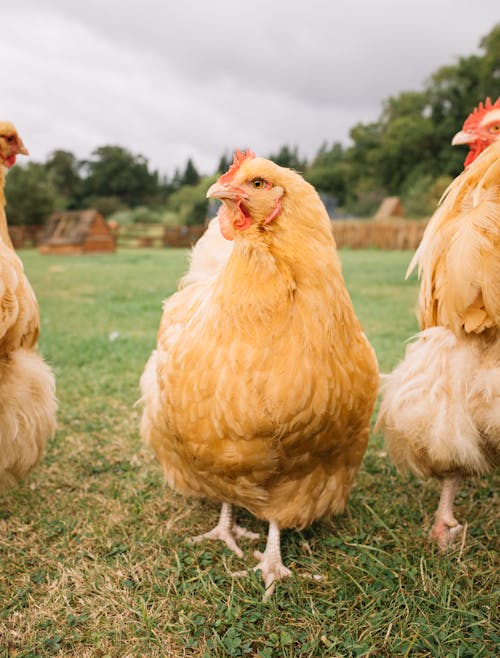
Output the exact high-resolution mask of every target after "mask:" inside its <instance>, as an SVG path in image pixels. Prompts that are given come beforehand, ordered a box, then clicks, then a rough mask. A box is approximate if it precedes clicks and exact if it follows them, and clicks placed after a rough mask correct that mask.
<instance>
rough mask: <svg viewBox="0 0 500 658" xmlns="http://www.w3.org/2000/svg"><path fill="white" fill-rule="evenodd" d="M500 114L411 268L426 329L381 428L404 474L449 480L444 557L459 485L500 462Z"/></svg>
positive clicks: (387, 384)
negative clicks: (416, 277) (415, 275)
mask: <svg viewBox="0 0 500 658" xmlns="http://www.w3.org/2000/svg"><path fill="white" fill-rule="evenodd" d="M499 109H500V99H499V100H498V101H497V102H496V103H495V105H494V106H493V105H492V104H491V102H490V101H489V100H488V101H487V103H486V104H485V106H483V105H481V106H480V107H479V108H478V109H477V110H475V112H474V113H473V114H472V115H471V117H472V119H473V121H472V120H471V117H469V119H468V120H467V121H466V123H465V124H464V130H463V131H461V132H460V133H458V134H457V135H456V136H455V138H454V140H453V143H454V144H461V143H468V144H469V143H470V144H471V152H470V153H469V155H468V156H467V159H466V169H465V170H464V171H463V172H462V173H461V174H460V175H459V176H458V177H457V178H456V179H455V180H454V181H453V182H452V183H451V185H450V186H449V187H448V189H447V190H446V192H445V194H444V195H443V198H442V200H441V202H440V205H439V207H438V209H437V210H436V212H435V213H434V215H433V216H432V218H431V219H430V221H429V224H428V226H427V228H426V230H425V233H424V236H423V239H422V242H421V244H420V246H419V247H418V249H417V251H416V253H415V255H414V257H413V259H412V261H411V263H410V266H409V268H408V272H407V276H408V274H409V273H410V272H411V271H412V270H413V269H414V268H415V267H416V266H417V267H418V273H419V276H420V279H421V287H420V294H419V314H418V315H419V322H420V328H421V329H422V331H421V333H420V334H418V335H417V336H416V337H415V340H414V341H413V342H411V343H410V345H408V347H407V349H406V354H405V358H404V360H403V361H402V362H401V363H400V364H399V365H398V366H397V367H396V368H395V370H394V371H393V372H392V373H391V374H390V375H388V376H383V385H382V402H381V405H380V413H379V417H378V420H377V425H376V428H377V429H379V428H380V429H381V430H382V431H383V433H384V436H385V439H386V443H387V446H388V450H389V454H390V456H391V459H392V461H393V462H394V463H395V465H396V466H397V467H398V469H399V470H401V471H411V472H413V473H414V474H415V475H417V476H419V477H429V476H434V477H437V478H438V479H440V480H441V481H442V491H441V500H440V504H439V506H438V509H437V512H436V517H435V521H434V525H433V527H432V530H431V538H432V539H433V540H435V541H436V542H437V543H438V545H439V546H440V548H441V549H443V550H444V549H446V548H447V546H448V545H449V544H450V543H452V541H453V540H454V539H455V538H456V537H457V536H458V535H459V533H460V531H461V529H462V526H460V525H459V524H458V522H457V521H456V519H455V518H454V514H453V500H454V496H455V494H456V491H457V486H458V481H459V478H461V477H467V476H473V475H480V474H485V473H488V472H489V471H490V470H491V469H493V468H495V467H496V466H498V464H499V463H500V140H498V139H496V136H497V135H498V134H500V114H499ZM471 126H473V127H474V128H475V129H476V130H478V131H482V133H481V134H478V135H476V134H475V133H472V132H470V129H471ZM467 127H468V129H469V132H467V131H466V130H465V128H467ZM488 139H489V142H488ZM495 140H496V141H495ZM488 144H489V145H488Z"/></svg>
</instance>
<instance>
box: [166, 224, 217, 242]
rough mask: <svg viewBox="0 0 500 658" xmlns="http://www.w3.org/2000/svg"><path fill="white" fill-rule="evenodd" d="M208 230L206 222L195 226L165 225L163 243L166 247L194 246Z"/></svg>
mask: <svg viewBox="0 0 500 658" xmlns="http://www.w3.org/2000/svg"><path fill="white" fill-rule="evenodd" d="M206 230H207V227H206V225H205V224H196V225H195V226H165V231H164V233H163V244H164V245H165V247H192V246H193V245H194V243H195V242H196V241H197V240H199V238H201V236H202V235H203V233H205V231H206Z"/></svg>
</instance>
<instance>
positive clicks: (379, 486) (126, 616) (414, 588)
mask: <svg viewBox="0 0 500 658" xmlns="http://www.w3.org/2000/svg"><path fill="white" fill-rule="evenodd" d="M186 255H187V252H186V251H185V250H177V251H174V250H149V251H148V250H134V251H120V252H119V253H117V254H115V255H109V256H99V257H98V256H87V257H63V256H59V257H56V256H44V257H42V256H40V255H38V254H37V253H35V252H33V251H23V252H21V256H22V258H23V260H24V262H25V267H26V271H27V273H28V276H29V277H30V279H31V281H32V284H33V286H34V288H35V290H36V292H37V296H38V299H39V302H40V306H41V315H42V334H41V341H40V346H41V350H42V352H43V354H44V356H45V357H46V359H47V360H48V362H49V363H50V364H51V365H52V366H53V368H54V370H55V372H56V377H57V384H58V398H59V402H60V410H59V429H58V431H57V434H56V437H55V439H54V440H53V441H52V442H51V443H50V445H49V446H48V448H47V451H46V453H45V456H44V459H43V461H42V462H41V464H40V465H39V467H38V468H37V469H36V471H35V472H34V473H33V474H32V475H31V476H30V477H29V479H28V480H27V481H26V482H25V483H23V485H22V486H20V487H19V488H18V489H16V490H15V491H12V492H9V493H8V494H6V495H4V496H2V497H1V498H0V554H1V556H0V559H1V567H0V569H1V570H0V655H1V656H2V657H5V658H7V657H9V658H10V657H14V656H15V657H16V658H35V657H36V658H39V657H46V656H65V657H70V656H76V657H78V658H86V657H89V658H104V657H106V656H109V657H110V658H128V657H130V658H132V657H134V658H135V657H144V658H163V657H165V656H173V657H178V656H179V657H182V656H195V657H202V656H204V657H207V658H208V657H212V656H260V657H261V658H271V657H280V658H281V657H285V658H292V657H298V656H300V657H306V656H307V657H315V656H328V657H329V658H335V657H344V656H345V657H348V656H358V657H361V656H374V657H379V656H382V657H384V656H436V657H440V658H441V657H448V656H449V657H450V658H451V657H457V658H458V657H462V658H464V657H467V658H472V657H478V658H479V657H484V658H487V657H488V658H489V657H492V656H494V655H496V646H497V645H498V642H500V637H499V633H498V631H497V628H498V627H496V626H495V618H494V616H495V609H496V604H495V590H497V591H498V580H496V577H495V568H496V566H497V562H496V557H495V550H496V549H497V548H498V545H497V543H496V542H497V537H498V533H497V531H498V528H497V527H495V522H496V517H495V511H496V507H495V505H496V500H495V493H494V492H495V484H496V483H498V482H496V480H498V478H497V477H496V476H491V477H489V478H482V479H478V480H476V481H475V482H470V483H468V484H466V485H464V486H463V487H462V489H461V492H460V495H459V497H458V500H457V503H458V504H457V515H458V518H459V519H460V520H462V521H468V522H469V524H468V527H467V532H466V538H465V542H464V543H463V544H462V545H460V546H458V547H457V548H456V549H454V550H452V551H450V552H449V554H447V555H445V556H442V555H441V554H440V553H439V552H438V550H437V549H435V548H434V547H433V546H431V545H429V543H428V541H427V533H428V529H429V526H430V524H431V521H432V514H433V511H434V509H435V506H436V504H437V499H438V491H437V487H436V485H435V484H434V483H433V482H426V483H423V484H422V483H419V482H418V481H417V480H415V479H414V478H410V477H407V478H401V477H400V476H398V475H397V474H396V472H395V470H394V469H393V467H392V466H391V464H390V463H389V461H388V459H387V456H386V453H385V452H384V449H383V443H382V440H381V438H380V437H378V436H373V437H372V438H371V440H370V445H369V449H368V452H367V454H366V456H365V459H364V462H363V464H362V467H361V471H360V473H359V476H358V478H357V481H356V486H355V488H354V490H353V493H352V496H351V502H350V505H349V510H348V512H347V513H346V514H345V515H344V516H342V517H339V518H334V519H331V520H325V521H321V522H318V523H316V524H314V525H313V526H312V527H311V528H309V529H308V530H306V531H304V532H291V531H290V532H284V533H283V541H282V550H283V558H284V561H285V563H286V564H287V565H288V566H291V567H292V568H293V570H294V572H295V573H296V574H313V573H317V574H321V575H322V576H323V579H322V580H319V581H316V580H312V579H307V578H301V577H300V576H296V577H293V578H291V579H289V580H287V581H284V582H283V583H280V584H279V585H278V586H277V589H276V592H275V594H274V595H273V597H272V599H271V600H270V601H269V602H267V603H265V604H263V603H262V602H261V597H262V591H263V586H262V582H261V580H260V577H259V576H257V575H255V574H252V575H250V576H248V577H246V578H238V579H236V578H233V577H232V576H231V572H232V571H237V570H241V569H243V568H245V567H246V566H248V567H251V566H253V565H254V563H255V560H254V558H253V556H252V552H251V551H252V546H251V545H250V544H249V543H244V544H243V548H244V550H245V557H244V559H243V560H239V559H238V558H236V557H235V556H234V555H233V554H231V553H230V552H229V551H228V550H227V549H225V548H222V546H220V545H219V544H216V543H205V544H200V545H190V544H188V543H187V542H186V541H185V537H186V536H190V535H195V534H197V533H199V532H201V531H203V530H206V529H208V528H209V527H211V524H212V525H213V524H214V523H215V521H216V518H217V515H218V508H217V506H216V505H213V504H211V503H206V502H203V501H198V500H185V499H183V498H181V497H180V496H178V495H176V494H174V493H172V492H171V491H169V490H167V489H166V488H165V487H164V485H163V482H162V475H161V472H160V468H159V466H158V464H157V463H156V462H155V460H154V458H153V457H152V455H151V454H150V453H149V451H148V450H146V449H144V448H143V447H142V446H141V444H140V440H139V436H138V418H139V411H138V409H137V408H136V407H135V406H134V403H135V401H136V400H137V398H138V379H139V376H140V373H141V370H142V367H143V365H144V363H145V361H146V359H147V357H148V354H149V353H150V351H151V349H152V348H153V346H154V343H155V335H156V330H157V326H158V321H159V317H160V309H161V300H162V299H163V298H165V297H166V296H167V295H169V294H170V293H172V292H173V291H174V289H175V286H176V281H177V279H178V277H179V275H180V274H181V273H182V272H183V271H184V269H185V268H186ZM341 257H342V261H343V264H344V272H345V277H346V281H347V285H348V288H349V290H350V292H351V295H352V298H353V301H354V303H355V306H356V308H357V310H358V313H359V315H360V317H361V320H362V323H363V325H364V327H365V331H366V333H367V334H368V336H369V338H370V340H371V341H372V343H373V345H374V347H375V349H376V351H377V354H378V356H379V360H380V365H381V369H382V370H388V369H390V368H391V367H393V366H394V365H395V364H396V363H397V361H398V360H399V359H400V358H401V356H402V354H403V351H404V341H405V340H406V339H407V338H408V337H409V336H410V335H411V334H412V333H414V332H415V331H416V321H415V318H414V307H415V304H416V296H417V283H416V280H415V279H414V278H413V279H411V280H410V281H409V282H404V280H403V277H404V272H405V269H406V266H407V263H408V261H409V258H410V254H409V253H404V252H403V253H401V252H382V251H343V252H342V253H341ZM241 517H242V518H243V522H244V525H247V526H248V527H250V528H251V529H253V530H256V531H259V532H261V533H262V535H261V540H259V542H258V545H259V547H260V548H263V547H264V540H265V532H266V526H265V524H264V523H261V522H260V521H258V520H255V519H253V518H252V517H250V516H249V515H248V514H247V513H245V512H242V513H241V515H240V518H241ZM495 633H496V635H495Z"/></svg>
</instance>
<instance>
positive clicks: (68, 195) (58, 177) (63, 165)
mask: <svg viewBox="0 0 500 658" xmlns="http://www.w3.org/2000/svg"><path fill="white" fill-rule="evenodd" d="M45 168H46V170H47V172H48V174H49V177H50V180H51V182H52V185H53V187H54V190H55V192H56V193H57V195H58V196H59V197H60V198H59V201H58V205H59V207H60V208H61V209H65V208H77V207H78V200H79V197H80V196H81V185H82V180H81V178H80V163H79V162H78V160H77V159H76V157H75V156H74V155H73V153H70V152H69V151H62V150H57V151H53V153H51V154H50V156H49V157H48V159H47V160H46V162H45Z"/></svg>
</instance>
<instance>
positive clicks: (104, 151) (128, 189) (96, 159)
mask: <svg viewBox="0 0 500 658" xmlns="http://www.w3.org/2000/svg"><path fill="white" fill-rule="evenodd" d="M84 168H85V170H86V174H87V175H86V177H85V178H84V179H83V183H82V192H83V194H82V196H83V199H82V200H83V202H84V203H85V204H87V205H92V201H93V200H95V199H96V198H108V199H109V198H116V199H119V201H120V202H121V204H123V205H125V206H128V207H131V208H134V207H136V206H140V205H148V203H149V202H151V200H154V199H155V197H156V196H157V195H158V193H159V188H160V186H159V182H158V173H157V172H156V171H153V172H151V171H150V170H149V167H148V162H147V160H146V159H145V158H144V157H143V156H142V155H134V154H132V153H131V152H130V151H128V150H127V149H125V148H123V147H121V146H100V147H99V148H98V149H96V150H95V151H94V152H93V153H92V159H91V160H88V161H87V162H85V163H84Z"/></svg>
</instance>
